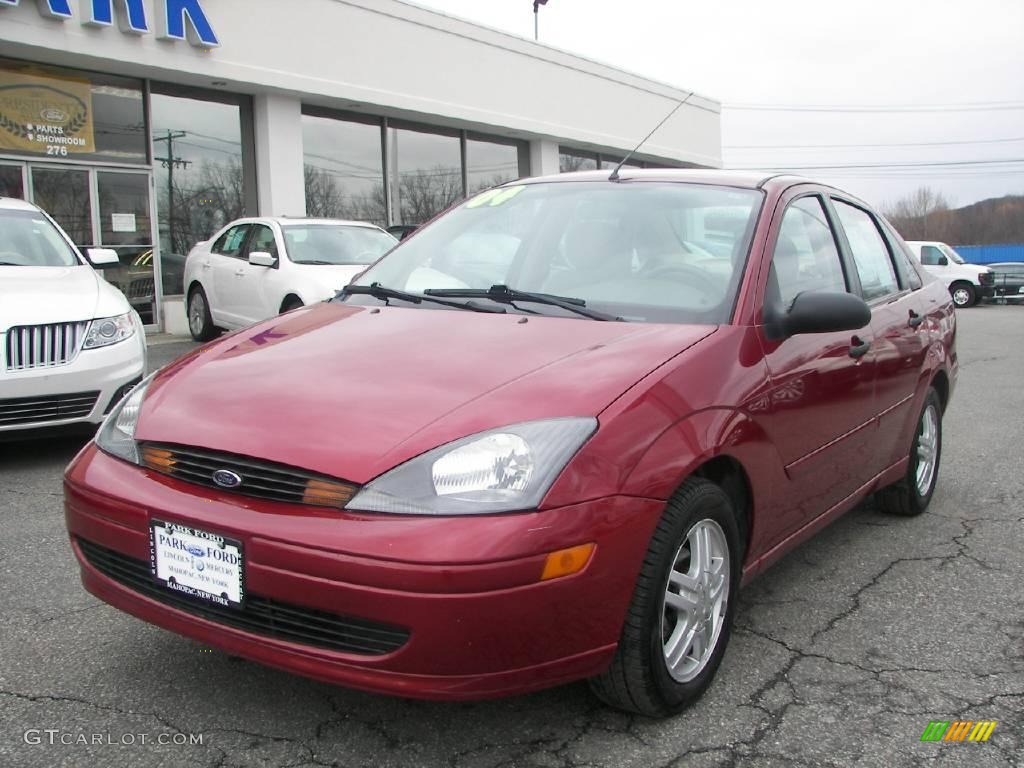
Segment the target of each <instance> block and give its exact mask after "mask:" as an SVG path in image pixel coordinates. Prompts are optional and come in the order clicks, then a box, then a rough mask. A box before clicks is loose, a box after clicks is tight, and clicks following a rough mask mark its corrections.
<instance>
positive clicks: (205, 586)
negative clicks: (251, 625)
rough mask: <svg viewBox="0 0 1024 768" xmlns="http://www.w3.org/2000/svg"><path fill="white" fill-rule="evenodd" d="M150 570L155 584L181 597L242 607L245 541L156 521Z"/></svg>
mask: <svg viewBox="0 0 1024 768" xmlns="http://www.w3.org/2000/svg"><path fill="white" fill-rule="evenodd" d="M149 559H150V570H151V571H152V574H153V578H154V579H155V580H156V582H157V583H158V584H159V585H160V586H162V587H165V588H167V589H170V590H173V591H175V592H177V593H179V594H182V595H187V596H189V597H194V598H198V599H200V600H204V601H206V602H210V603H216V604H217V605H223V606H225V607H232V608H237V607H240V606H241V605H242V599H243V597H244V595H245V591H244V560H243V559H242V542H240V541H236V540H234V539H228V538H226V537H224V536H221V535H219V534H216V533H210V532H209V531H201V530H199V529H198V528H192V527H190V526H187V525H179V524H178V523H167V522H162V521H159V520H153V521H152V522H151V523H150V527H149Z"/></svg>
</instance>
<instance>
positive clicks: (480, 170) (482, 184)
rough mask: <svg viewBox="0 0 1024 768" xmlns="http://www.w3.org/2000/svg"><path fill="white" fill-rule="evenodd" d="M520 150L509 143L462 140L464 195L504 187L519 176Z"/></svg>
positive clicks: (521, 150) (519, 146)
mask: <svg viewBox="0 0 1024 768" xmlns="http://www.w3.org/2000/svg"><path fill="white" fill-rule="evenodd" d="M522 152H523V147H522V146H521V145H520V144H516V143H513V142H507V143H506V142H498V141H494V140H490V139H477V138H469V139H467V140H466V193H467V194H469V195H472V194H474V193H476V192H479V191H480V190H483V189H488V188H489V187H494V186H497V185H498V184H504V183H505V182H506V181H512V180H514V179H518V178H519V177H520V156H521V154H522Z"/></svg>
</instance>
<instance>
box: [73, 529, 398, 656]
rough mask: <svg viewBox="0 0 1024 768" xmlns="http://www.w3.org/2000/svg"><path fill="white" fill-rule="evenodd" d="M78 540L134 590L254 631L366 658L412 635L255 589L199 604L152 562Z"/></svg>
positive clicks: (89, 556)
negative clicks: (236, 604) (163, 579)
mask: <svg viewBox="0 0 1024 768" xmlns="http://www.w3.org/2000/svg"><path fill="white" fill-rule="evenodd" d="M76 541H77V542H78V547H79V549H81V551H82V554H83V555H84V556H85V559H86V561H87V562H88V563H89V565H91V566H92V567H93V568H95V569H96V570H97V571H99V572H100V573H102V574H103V575H104V576H106V577H107V578H109V579H113V580H114V581H116V582H118V583H119V584H123V585H124V586H126V587H128V588H129V589H131V590H132V591H133V592H137V593H138V594H140V595H144V596H145V597H148V598H150V599H151V600H156V601H157V602H158V603H163V604H164V605H166V606H168V607H170V608H174V609H176V610H179V611H184V612H185V613H188V614H191V615H192V616H198V617H199V618H202V619H206V620H207V621H213V622H216V623H218V624H224V625H226V626H229V627H234V628H236V629H241V630H243V631H245V632H249V633H251V634H254V635H263V636H264V637H273V638H276V639H278V640H287V641H288V642H292V643H300V644H302V645H307V646H313V647H316V648H326V649H328V650H331V651H341V652H343V653H359V654H363V655H366V656H383V655H384V654H386V653H391V652H392V651H397V650H398V649H399V648H401V647H402V646H403V645H405V643H406V641H408V639H409V632H408V630H405V629H402V628H401V627H392V626H389V625H387V624H379V623H377V622H375V621H368V620H367V619H355V618H350V617H347V616H339V615H338V614H335V613H328V612H327V611H318V610H316V609H314V608H305V607H303V606H301V605H293V604H291V603H282V602H278V601H277V600H270V599H268V598H265V597H258V596H256V595H253V594H252V593H251V592H250V593H247V594H246V596H245V603H244V605H243V607H242V608H225V607H224V606H220V605H216V604H214V603H209V604H207V603H204V602H197V601H196V600H193V599H191V598H188V597H185V596H183V595H179V594H178V593H176V592H171V591H169V590H167V589H164V588H163V587H161V586H159V585H158V584H156V583H155V582H154V581H153V576H152V574H151V572H150V568H149V563H147V562H145V561H143V560H136V559H135V558H134V557H128V556H127V555H122V554H121V553H120V552H115V551H114V550H112V549H107V548H106V547H102V546H100V545H99V544H93V543H92V542H91V541H86V540H85V539H76Z"/></svg>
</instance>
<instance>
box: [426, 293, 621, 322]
mask: <svg viewBox="0 0 1024 768" xmlns="http://www.w3.org/2000/svg"><path fill="white" fill-rule="evenodd" d="M423 293H424V295H426V296H448V297H451V298H456V297H459V296H464V297H467V298H474V299H490V300H491V301H497V302H499V303H501V304H513V305H514V302H517V301H533V302H536V303H538V304H549V305H550V306H552V307H558V308H559V309H564V310H566V311H568V312H574V313H576V314H577V315H582V316H583V317H589V318H590V319H591V320H619V321H622V322H626V319H625V318H623V317H617V316H616V315H609V314H608V313H607V312H599V311H598V310H596V309H587V302H585V301H584V300H583V299H576V298H573V297H571V296H554V295H552V294H550V293H531V292H530V291H520V290H517V289H516V288H509V287H508V286H507V285H500V284H499V285H492V286H491V287H490V288H427V290H425V291H424V292H423Z"/></svg>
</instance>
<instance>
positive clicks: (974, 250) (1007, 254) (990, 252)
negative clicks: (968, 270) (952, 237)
mask: <svg viewBox="0 0 1024 768" xmlns="http://www.w3.org/2000/svg"><path fill="white" fill-rule="evenodd" d="M953 250H954V251H956V252H957V253H959V254H960V255H961V256H963V258H964V261H966V262H967V263H968V264H995V263H997V262H1000V261H1024V243H1010V244H1008V245H1002V244H1001V245H954V246H953Z"/></svg>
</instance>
